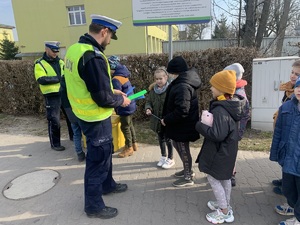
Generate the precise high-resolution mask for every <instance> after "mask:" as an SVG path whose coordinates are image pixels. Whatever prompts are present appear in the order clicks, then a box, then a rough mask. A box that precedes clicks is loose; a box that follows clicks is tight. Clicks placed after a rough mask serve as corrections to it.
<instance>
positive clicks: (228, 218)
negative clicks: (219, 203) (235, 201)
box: [206, 209, 234, 224]
mask: <svg viewBox="0 0 300 225" xmlns="http://www.w3.org/2000/svg"><path fill="white" fill-rule="evenodd" d="M206 219H207V220H208V221H209V222H211V223H213V224H219V223H224V222H226V223H232V222H233V221H234V216H233V212H232V210H229V211H228V213H227V214H224V213H223V212H222V211H221V210H220V209H217V210H216V211H214V212H211V213H208V214H206Z"/></svg>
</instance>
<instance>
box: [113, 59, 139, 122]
mask: <svg viewBox="0 0 300 225" xmlns="http://www.w3.org/2000/svg"><path fill="white" fill-rule="evenodd" d="M129 76H130V72H129V70H128V69H127V67H126V66H124V65H121V64H118V65H117V67H116V69H115V72H114V74H113V78H112V84H113V87H114V89H117V90H120V91H122V92H124V93H125V94H127V92H128V91H129V90H130V89H132V85H131V83H130V81H129V79H128V77H129ZM133 94H134V93H133V91H131V92H130V93H128V94H127V96H130V95H133ZM135 110H136V104H135V101H131V103H130V104H129V105H128V106H127V107H122V106H118V107H116V108H115V111H116V113H117V114H118V115H120V116H128V115H131V114H133V113H134V112H135Z"/></svg>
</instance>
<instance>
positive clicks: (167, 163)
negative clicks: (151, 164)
mask: <svg viewBox="0 0 300 225" xmlns="http://www.w3.org/2000/svg"><path fill="white" fill-rule="evenodd" d="M174 165H175V161H174V159H169V158H168V159H167V160H166V161H165V163H164V164H163V165H162V168H164V169H169V168H171V167H172V166H174Z"/></svg>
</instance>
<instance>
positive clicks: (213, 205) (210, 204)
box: [207, 201, 219, 211]
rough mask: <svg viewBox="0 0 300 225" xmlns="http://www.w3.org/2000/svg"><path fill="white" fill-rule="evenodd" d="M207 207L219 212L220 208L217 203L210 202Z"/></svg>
mask: <svg viewBox="0 0 300 225" xmlns="http://www.w3.org/2000/svg"><path fill="white" fill-rule="evenodd" d="M207 207H208V208H210V210H213V211H215V210H217V209H218V208H219V205H218V202H216V201H209V202H207Z"/></svg>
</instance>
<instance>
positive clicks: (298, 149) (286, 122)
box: [270, 97, 300, 177]
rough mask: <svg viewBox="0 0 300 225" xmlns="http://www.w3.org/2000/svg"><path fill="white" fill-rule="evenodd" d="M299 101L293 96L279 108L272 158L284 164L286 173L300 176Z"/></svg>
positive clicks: (283, 167) (271, 151)
mask: <svg viewBox="0 0 300 225" xmlns="http://www.w3.org/2000/svg"><path fill="white" fill-rule="evenodd" d="M298 104H299V101H298V100H297V98H296V97H292V99H291V100H290V101H287V102H285V103H283V105H282V106H280V108H279V114H278V119H277V122H276V126H275V130H274V134H273V139H272V145H271V150H270V160H271V161H276V162H278V163H279V165H281V166H282V171H283V172H284V173H288V174H292V175H295V176H297V177H300V145H299V133H300V126H299V124H300V111H299V108H298Z"/></svg>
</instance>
